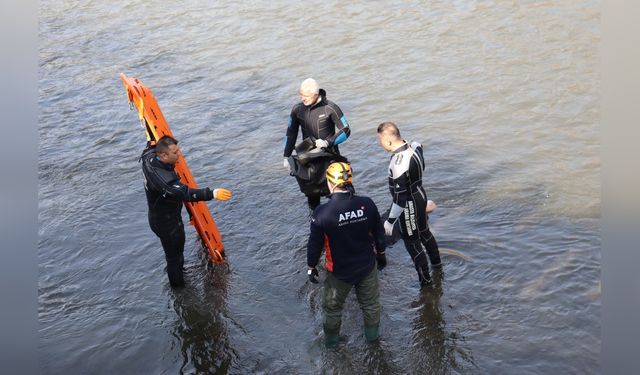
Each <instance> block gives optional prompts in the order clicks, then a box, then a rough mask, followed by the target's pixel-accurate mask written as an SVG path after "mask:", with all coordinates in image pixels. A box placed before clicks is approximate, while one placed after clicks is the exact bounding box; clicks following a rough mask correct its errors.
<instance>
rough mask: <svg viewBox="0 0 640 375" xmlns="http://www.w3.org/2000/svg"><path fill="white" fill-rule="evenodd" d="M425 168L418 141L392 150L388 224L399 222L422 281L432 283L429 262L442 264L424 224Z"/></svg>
mask: <svg viewBox="0 0 640 375" xmlns="http://www.w3.org/2000/svg"><path fill="white" fill-rule="evenodd" d="M424 167H425V166H424V157H423V155H422V145H420V144H419V143H417V142H414V143H412V144H411V145H409V144H407V143H405V144H404V145H402V146H400V147H399V148H398V149H396V150H394V151H393V155H392V156H391V161H390V163H389V191H390V192H391V196H392V197H393V204H392V205H391V211H390V212H389V219H388V221H389V222H390V223H394V222H395V221H396V220H398V221H399V224H400V233H401V234H402V239H403V241H404V244H405V247H406V248H407V252H409V255H410V256H411V259H412V260H413V263H414V265H415V268H416V271H417V272H418V278H419V280H420V281H421V282H427V281H429V280H431V277H430V276H429V261H431V265H432V266H436V267H438V266H440V265H441V262H440V252H439V250H438V243H437V242H436V239H435V237H433V234H431V231H430V230H429V225H428V223H427V221H428V219H429V216H428V215H427V213H426V207H427V193H426V192H425V190H424V188H423V187H422V171H423V170H424ZM423 246H424V249H423ZM425 249H426V253H425ZM427 255H428V258H429V261H428V260H427Z"/></svg>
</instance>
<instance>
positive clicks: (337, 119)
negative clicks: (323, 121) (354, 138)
mask: <svg viewBox="0 0 640 375" xmlns="http://www.w3.org/2000/svg"><path fill="white" fill-rule="evenodd" d="M328 107H329V108H330V109H331V115H330V116H331V120H332V121H333V124H334V125H335V127H336V133H335V134H334V135H333V136H331V137H330V138H329V139H327V141H328V142H329V145H339V144H340V143H342V142H344V141H346V140H347V138H349V136H350V135H351V128H350V127H349V122H347V118H346V117H345V115H344V114H343V113H342V110H341V109H340V107H338V106H337V105H336V104H335V103H329V104H328Z"/></svg>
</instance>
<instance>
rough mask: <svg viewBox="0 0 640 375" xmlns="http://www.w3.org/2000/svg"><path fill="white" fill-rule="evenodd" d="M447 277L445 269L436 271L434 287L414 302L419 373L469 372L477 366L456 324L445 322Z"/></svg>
mask: <svg viewBox="0 0 640 375" xmlns="http://www.w3.org/2000/svg"><path fill="white" fill-rule="evenodd" d="M444 274H445V271H444V269H441V270H436V271H434V272H433V273H432V278H433V285H432V286H431V287H428V288H423V289H422V290H421V293H420V295H419V298H418V300H417V301H415V302H414V303H412V307H413V308H412V309H411V310H412V311H413V312H415V313H416V317H415V318H414V320H413V334H412V341H413V344H412V346H411V350H412V353H413V357H414V358H416V362H414V363H413V364H412V366H415V367H414V369H415V373H423V374H448V373H451V372H460V373H468V372H469V370H470V369H472V368H473V367H472V366H474V365H475V364H474V362H473V355H472V353H471V350H469V349H468V348H466V347H465V344H466V343H465V338H464V337H463V336H462V334H461V333H460V331H459V330H458V329H457V328H456V327H455V325H452V324H450V325H447V323H446V321H445V318H444V313H443V310H444V307H443V306H442V304H441V297H442V295H443V281H444ZM414 306H415V307H414Z"/></svg>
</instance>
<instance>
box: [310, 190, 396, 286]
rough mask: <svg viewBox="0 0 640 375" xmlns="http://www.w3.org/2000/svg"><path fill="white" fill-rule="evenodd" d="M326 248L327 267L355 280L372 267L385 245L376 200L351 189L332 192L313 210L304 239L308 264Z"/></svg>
mask: <svg viewBox="0 0 640 375" xmlns="http://www.w3.org/2000/svg"><path fill="white" fill-rule="evenodd" d="M323 249H325V251H326V253H325V258H326V263H325V265H326V267H327V271H329V272H332V273H333V275H334V276H335V277H336V278H337V279H338V280H341V281H343V282H345V283H349V284H357V283H358V282H360V280H362V279H363V278H364V277H366V276H367V275H368V274H369V272H371V270H372V269H373V267H375V264H376V253H381V252H383V251H384V249H385V242H384V229H383V227H382V222H381V221H380V213H379V212H378V208H377V207H376V205H375V203H373V201H372V200H371V199H370V198H368V197H362V196H357V195H353V194H352V193H350V192H344V193H334V194H331V195H330V196H329V202H327V203H325V204H322V205H320V206H318V207H316V209H315V210H314V211H313V216H312V218H311V234H310V235H309V242H308V243H307V265H308V266H309V267H315V266H316V265H317V264H318V261H319V259H320V255H321V254H322V250H323Z"/></svg>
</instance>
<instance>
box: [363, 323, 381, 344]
mask: <svg viewBox="0 0 640 375" xmlns="http://www.w3.org/2000/svg"><path fill="white" fill-rule="evenodd" d="M364 337H365V338H366V339H367V341H369V342H372V341H376V340H377V339H379V338H380V333H379V332H378V326H369V327H367V326H364Z"/></svg>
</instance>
